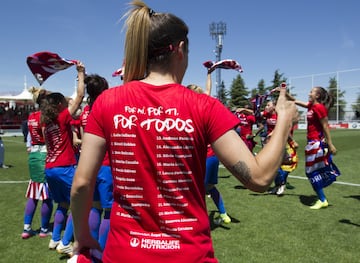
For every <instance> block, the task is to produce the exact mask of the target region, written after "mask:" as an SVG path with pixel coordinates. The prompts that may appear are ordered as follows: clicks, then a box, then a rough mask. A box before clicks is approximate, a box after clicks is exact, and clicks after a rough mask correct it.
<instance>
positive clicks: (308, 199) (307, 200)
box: [299, 195, 318, 206]
mask: <svg viewBox="0 0 360 263" xmlns="http://www.w3.org/2000/svg"><path fill="white" fill-rule="evenodd" d="M299 199H300V202H301V203H302V204H303V205H307V206H311V205H313V204H314V203H315V202H316V200H318V197H317V196H316V195H310V196H307V195H299Z"/></svg>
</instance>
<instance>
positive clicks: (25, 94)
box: [0, 88, 33, 100]
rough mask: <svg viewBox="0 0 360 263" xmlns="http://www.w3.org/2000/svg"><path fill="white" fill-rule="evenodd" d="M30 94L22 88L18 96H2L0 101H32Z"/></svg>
mask: <svg viewBox="0 0 360 263" xmlns="http://www.w3.org/2000/svg"><path fill="white" fill-rule="evenodd" d="M32 99H33V96H32V94H31V93H30V92H29V91H28V90H27V89H26V88H24V90H23V91H22V92H21V93H20V94H18V95H13V96H12V95H4V96H0V100H32Z"/></svg>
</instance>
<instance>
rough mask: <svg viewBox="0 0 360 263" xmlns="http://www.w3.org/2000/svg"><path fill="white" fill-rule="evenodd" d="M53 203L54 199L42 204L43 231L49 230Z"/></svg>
mask: <svg viewBox="0 0 360 263" xmlns="http://www.w3.org/2000/svg"><path fill="white" fill-rule="evenodd" d="M53 206H54V205H53V201H52V199H46V200H44V201H43V202H42V205H41V228H42V229H43V230H46V229H49V223H50V218H51V214H52V211H53Z"/></svg>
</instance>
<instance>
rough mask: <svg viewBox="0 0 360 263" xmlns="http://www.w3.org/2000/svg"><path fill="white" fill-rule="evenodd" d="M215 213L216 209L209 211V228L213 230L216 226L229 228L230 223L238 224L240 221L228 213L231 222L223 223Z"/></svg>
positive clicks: (216, 212)
mask: <svg viewBox="0 0 360 263" xmlns="http://www.w3.org/2000/svg"><path fill="white" fill-rule="evenodd" d="M217 214H219V212H218V211H215V210H213V211H211V212H210V214H209V222H210V229H211V231H212V230H215V229H216V228H222V229H225V230H230V229H231V228H230V226H231V224H238V223H240V220H239V219H236V218H234V217H232V216H231V215H229V214H228V216H229V217H230V218H231V223H230V224H224V223H223V222H221V219H220V217H219V216H217Z"/></svg>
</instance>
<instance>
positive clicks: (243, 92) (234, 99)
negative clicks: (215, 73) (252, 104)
mask: <svg viewBox="0 0 360 263" xmlns="http://www.w3.org/2000/svg"><path fill="white" fill-rule="evenodd" d="M248 103H249V91H248V90H247V88H246V87H245V82H244V80H243V78H242V77H241V75H240V74H238V75H237V77H236V78H235V79H233V81H232V84H231V87H230V99H229V106H230V107H243V106H244V105H246V104H248Z"/></svg>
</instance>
